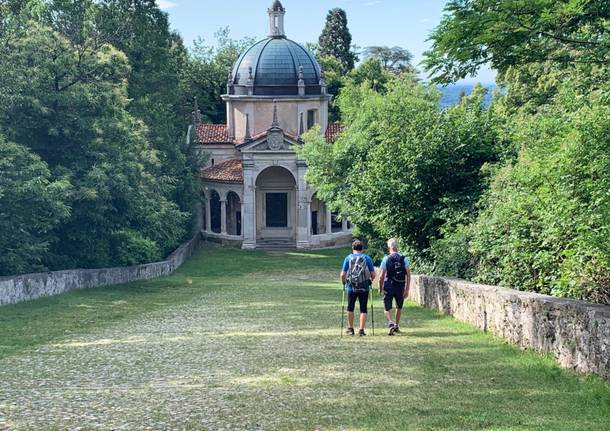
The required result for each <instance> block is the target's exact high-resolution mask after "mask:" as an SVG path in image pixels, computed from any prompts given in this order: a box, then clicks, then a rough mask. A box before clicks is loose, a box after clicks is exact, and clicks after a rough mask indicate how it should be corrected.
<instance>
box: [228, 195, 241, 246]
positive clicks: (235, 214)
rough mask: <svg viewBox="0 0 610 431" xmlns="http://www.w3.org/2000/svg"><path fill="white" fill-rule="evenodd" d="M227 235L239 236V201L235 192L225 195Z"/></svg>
mask: <svg viewBox="0 0 610 431" xmlns="http://www.w3.org/2000/svg"><path fill="white" fill-rule="evenodd" d="M227 233H228V234H229V235H234V236H241V200H240V199H239V196H238V195H237V193H235V192H229V193H228V194H227Z"/></svg>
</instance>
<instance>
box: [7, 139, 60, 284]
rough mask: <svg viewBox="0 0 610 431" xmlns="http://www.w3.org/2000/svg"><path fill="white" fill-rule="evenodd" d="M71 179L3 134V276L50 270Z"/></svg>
mask: <svg viewBox="0 0 610 431" xmlns="http://www.w3.org/2000/svg"><path fill="white" fill-rule="evenodd" d="M69 193H70V183H69V181H68V180H67V179H66V178H61V179H56V180H53V179H52V178H51V172H50V171H49V168H48V167H47V164H46V163H45V162H44V161H42V160H41V159H40V157H38V156H36V155H35V154H32V153H31V152H30V151H28V150H27V149H26V148H25V147H23V146H21V145H18V144H15V143H12V142H7V141H6V140H5V139H4V138H3V137H2V136H0V250H2V253H0V276H5V275H12V274H21V273H25V272H30V271H36V270H45V269H46V267H45V266H44V265H43V262H44V261H45V260H46V254H47V252H48V250H49V246H50V245H51V244H52V243H53V242H54V241H55V240H56V239H57V238H56V237H55V236H54V235H53V230H54V228H56V227H57V226H58V225H59V224H60V223H61V222H62V221H64V220H65V219H66V218H67V217H68V216H69V214H70V211H69V207H68V205H67V203H66V202H67V200H68V196H69Z"/></svg>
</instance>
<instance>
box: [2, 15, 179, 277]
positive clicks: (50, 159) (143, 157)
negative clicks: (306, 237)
mask: <svg viewBox="0 0 610 431" xmlns="http://www.w3.org/2000/svg"><path fill="white" fill-rule="evenodd" d="M85 34H86V32H85ZM84 40H85V43H83V44H73V43H72V42H71V40H70V39H68V38H66V37H65V36H63V35H62V34H60V33H58V32H56V31H54V30H52V29H51V28H49V27H47V26H44V25H40V24H36V23H34V22H31V23H29V25H28V26H27V29H26V30H25V31H24V32H23V34H22V35H21V36H20V37H19V38H15V39H10V40H8V41H6V43H5V44H2V46H3V47H5V48H6V51H3V53H2V56H0V58H1V61H2V66H3V67H0V81H1V82H3V85H6V86H7V87H8V88H12V89H13V91H14V93H13V97H11V98H8V99H7V100H6V101H5V100H0V128H1V129H2V130H3V132H4V133H5V135H6V136H7V137H8V138H9V139H10V140H11V141H14V142H16V143H19V144H22V145H27V146H28V147H29V148H30V149H31V150H32V151H34V152H36V153H37V154H38V155H40V156H41V158H42V159H43V160H44V161H45V162H46V163H48V165H49V167H50V169H51V170H52V172H53V173H54V174H55V175H57V176H60V177H68V178H70V181H71V183H72V184H73V188H74V191H73V193H72V194H71V196H70V201H69V204H70V206H71V208H72V211H71V214H70V217H69V219H68V220H66V221H65V222H64V223H62V224H61V225H59V226H57V227H56V228H55V230H54V234H55V235H56V236H57V237H58V238H59V240H60V241H58V242H56V243H54V244H52V246H51V248H50V252H49V254H48V256H46V259H45V263H46V264H47V266H49V267H51V268H54V269H57V268H70V267H77V266H82V267H100V266H107V265H120V264H125V263H127V262H123V261H121V260H120V259H119V257H120V256H121V255H122V254H121V249H123V248H124V247H128V246H129V242H130V241H139V240H140V239H142V238H143V239H145V240H148V241H149V242H150V244H152V245H153V249H154V250H152V253H149V256H153V255H154V256H155V258H161V257H162V256H163V255H164V254H166V253H167V252H168V251H170V250H171V249H173V248H174V247H175V246H176V245H177V244H178V243H179V242H180V241H181V240H182V238H183V237H184V233H185V222H186V217H187V214H185V213H184V212H182V211H180V210H179V209H178V208H177V207H176V205H175V204H174V203H172V202H171V201H169V200H168V199H167V198H166V195H167V190H164V187H165V184H163V182H161V183H160V182H159V181H158V180H157V176H156V172H158V169H159V158H158V154H159V153H158V152H156V151H154V150H153V149H152V148H151V147H150V144H149V142H148V140H147V137H146V136H147V129H146V127H145V126H144V125H143V123H142V122H141V121H139V120H137V119H136V118H134V117H133V116H132V115H131V114H130V113H129V111H128V106H129V103H130V99H129V97H128V95H127V80H126V78H127V77H128V76H129V73H130V70H131V69H130V66H129V63H128V61H127V58H126V57H125V55H124V54H123V53H121V52H120V51H118V50H116V49H115V48H114V47H112V46H110V45H108V44H105V43H102V44H97V43H96V40H95V39H94V38H90V37H89V36H88V35H86V36H85V39H84ZM25 76H27V80H24V79H22V78H21V77H25ZM124 232H129V233H130V234H131V235H128V236H126V235H124ZM126 241H127V242H126Z"/></svg>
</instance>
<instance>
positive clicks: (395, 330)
mask: <svg viewBox="0 0 610 431" xmlns="http://www.w3.org/2000/svg"><path fill="white" fill-rule="evenodd" d="M394 333H396V334H401V332H400V326H398V325H394Z"/></svg>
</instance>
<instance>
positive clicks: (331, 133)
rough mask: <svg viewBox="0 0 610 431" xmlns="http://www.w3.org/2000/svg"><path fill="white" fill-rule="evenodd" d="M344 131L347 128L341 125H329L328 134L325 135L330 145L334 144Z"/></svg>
mask: <svg viewBox="0 0 610 431" xmlns="http://www.w3.org/2000/svg"><path fill="white" fill-rule="evenodd" d="M344 129H345V126H344V125H343V124H341V123H328V127H326V133H325V134H324V137H325V138H326V142H328V143H329V144H332V143H334V142H335V141H336V140H337V138H338V137H339V135H340V134H341V132H342V131H343V130H344Z"/></svg>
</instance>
